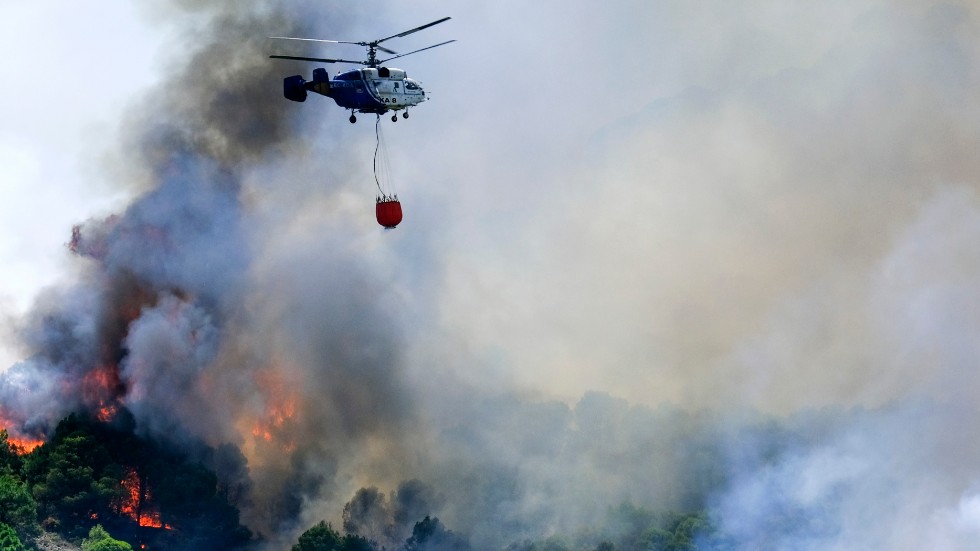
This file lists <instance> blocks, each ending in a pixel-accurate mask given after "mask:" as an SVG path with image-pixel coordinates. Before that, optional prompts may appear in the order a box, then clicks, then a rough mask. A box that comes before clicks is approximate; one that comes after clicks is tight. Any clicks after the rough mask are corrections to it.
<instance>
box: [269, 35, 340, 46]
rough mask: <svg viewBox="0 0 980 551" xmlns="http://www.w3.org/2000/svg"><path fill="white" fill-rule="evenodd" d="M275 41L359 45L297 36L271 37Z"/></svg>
mask: <svg viewBox="0 0 980 551" xmlns="http://www.w3.org/2000/svg"><path fill="white" fill-rule="evenodd" d="M269 38H270V39H275V40H303V41H306V42H333V43H334V44H357V42H341V41H340V40H326V39H323V38H296V37H295V36H270V37H269Z"/></svg>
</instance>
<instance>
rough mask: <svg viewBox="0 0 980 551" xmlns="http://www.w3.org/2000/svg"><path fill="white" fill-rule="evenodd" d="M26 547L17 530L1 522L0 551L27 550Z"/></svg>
mask: <svg viewBox="0 0 980 551" xmlns="http://www.w3.org/2000/svg"><path fill="white" fill-rule="evenodd" d="M25 549H26V548H25V547H24V544H23V543H21V541H20V538H19V537H17V532H15V531H14V529H13V528H11V527H10V526H8V525H6V524H4V523H2V522H0V551H25Z"/></svg>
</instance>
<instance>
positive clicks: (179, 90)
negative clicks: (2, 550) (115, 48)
mask: <svg viewBox="0 0 980 551" xmlns="http://www.w3.org/2000/svg"><path fill="white" fill-rule="evenodd" d="M193 4H194V5H190V4H188V5H187V6H183V5H182V4H181V3H175V4H173V5H170V6H155V7H154V8H152V9H154V10H155V12H154V15H155V16H156V17H160V18H161V20H164V21H167V22H169V24H172V25H173V27H174V28H175V29H178V30H179V31H180V33H183V34H181V36H182V38H183V39H184V41H185V44H184V50H183V51H181V52H180V53H181V54H182V55H183V56H185V57H184V58H183V59H182V60H181V61H179V62H176V61H175V62H174V63H175V65H174V66H172V67H171V68H170V70H171V71H172V73H173V74H171V75H170V77H169V78H168V79H167V82H166V85H165V86H164V87H163V88H164V89H161V90H160V91H159V93H158V94H157V95H155V96H154V101H153V102H148V103H147V104H141V105H139V106H137V107H135V108H132V110H131V111H129V114H128V119H127V120H128V121H129V123H128V124H129V128H130V133H129V134H128V136H129V138H128V139H127V141H126V144H124V146H123V147H121V148H120V149H121V151H122V152H121V153H120V154H119V155H118V161H117V162H118V165H117V166H114V167H113V169H112V171H111V174H113V175H114V177H120V178H124V179H125V182H123V183H122V184H121V185H128V186H131V187H134V188H136V189H140V190H142V193H141V194H140V195H139V197H138V198H137V199H136V200H135V201H134V202H133V203H132V204H131V205H130V206H129V208H127V209H126V210H125V211H124V212H122V213H119V214H118V215H116V216H113V217H111V218H108V219H104V220H91V221H88V222H85V223H83V224H81V225H80V226H79V228H78V230H77V232H76V234H75V235H74V236H73V237H72V241H71V249H72V250H73V251H74V252H75V253H76V254H77V255H78V257H79V262H80V263H84V267H83V272H84V273H83V275H82V276H81V277H80V279H79V281H78V282H77V284H76V285H75V286H73V287H71V288H67V289H58V290H52V291H51V292H49V293H48V294H47V295H45V296H44V297H42V298H41V300H39V302H38V304H37V305H36V307H35V309H34V311H33V314H32V315H31V316H30V317H29V318H28V319H25V320H23V321H22V324H21V327H20V331H19V336H20V339H21V340H22V342H23V343H24V345H25V347H26V348H27V349H29V350H30V351H31V352H32V353H31V355H30V356H29V357H27V358H26V359H25V360H24V361H23V362H22V363H20V364H17V365H15V366H13V367H11V368H10V369H9V370H7V371H6V372H4V373H3V375H2V378H0V404H2V407H0V416H2V418H3V420H4V421H5V422H6V424H8V425H10V426H12V427H13V428H14V430H15V431H19V432H20V433H23V434H26V435H42V434H44V433H45V432H46V431H48V430H50V428H51V427H52V426H53V424H54V423H56V422H57V420H58V419H60V418H61V417H63V416H64V415H65V414H67V413H69V412H71V411H77V410H84V411H88V412H91V413H93V414H95V415H101V416H103V417H105V418H111V417H112V416H113V415H114V412H116V411H118V410H119V409H120V408H125V409H126V410H128V411H130V412H132V414H133V416H134V418H135V423H136V430H137V431H138V432H139V433H140V434H141V435H144V436H147V437H151V438H154V439H157V440H161V441H165V442H168V443H170V444H172V445H175V446H178V447H180V446H186V447H187V449H188V450H190V449H192V448H193V447H194V443H196V442H204V443H206V444H208V445H210V446H212V447H219V446H223V447H221V448H220V449H222V450H225V451H226V452H228V453H227V454H226V455H227V456H228V457H238V456H237V455H236V454H235V453H232V452H234V451H235V449H236V448H237V450H238V451H240V452H241V454H242V455H244V457H245V459H246V460H247V469H243V468H242V466H241V464H240V462H238V461H228V462H227V463H228V465H227V469H228V471H229V472H228V473H224V475H223V476H225V477H226V478H227V477H232V476H237V477H242V478H245V477H247V479H248V480H247V484H246V483H243V484H242V485H241V488H243V490H242V491H243V492H244V493H246V494H247V496H244V497H243V499H242V500H241V501H240V503H239V505H240V506H241V507H242V512H243V521H244V522H245V523H246V524H247V525H248V526H249V527H250V528H251V529H252V530H254V531H255V532H257V533H259V534H261V535H262V536H263V537H264V538H266V541H268V542H269V545H270V547H272V548H282V547H285V546H287V545H288V543H289V542H291V541H294V540H295V536H296V535H297V534H298V533H299V532H301V531H302V530H304V529H305V528H307V527H309V526H312V525H314V524H315V523H317V522H318V521H320V520H323V519H326V520H328V521H330V522H333V523H334V525H335V526H338V527H339V526H342V527H343V528H345V529H347V530H349V531H352V532H357V533H359V534H363V535H366V536H368V537H370V538H371V539H374V540H375V541H377V542H380V543H383V544H384V545H386V546H387V547H389V548H391V547H394V546H397V545H399V544H401V543H402V542H404V541H405V540H406V539H407V538H408V537H409V536H410V535H411V533H412V528H413V526H414V524H415V523H416V522H418V521H419V520H421V519H422V518H424V517H425V516H427V515H434V516H438V518H439V519H440V520H441V521H442V522H443V523H444V524H445V526H447V527H449V528H450V529H451V530H453V531H454V532H455V533H457V534H463V535H465V536H466V537H467V538H468V540H469V542H470V544H471V545H472V546H473V548H474V549H501V548H504V547H506V546H508V545H510V544H512V543H514V542H521V541H525V540H532V541H533V540H539V539H543V538H547V537H550V536H567V537H569V538H571V539H570V540H569V541H570V542H571V541H572V540H573V539H574V538H578V539H577V540H575V541H577V542H578V546H579V547H583V548H584V547H586V546H590V547H592V546H594V545H595V544H598V543H599V542H600V540H601V539H602V538H604V537H608V538H612V537H613V536H614V535H615V534H616V533H617V532H616V530H617V528H616V527H615V524H616V523H615V522H611V521H609V515H610V508H614V507H616V506H618V505H619V504H621V503H623V502H629V503H633V504H636V505H638V506H642V507H647V508H650V509H653V510H671V509H672V510H678V511H696V510H700V509H705V510H707V515H708V516H709V518H710V519H711V520H712V522H713V523H714V524H715V525H716V526H717V528H718V530H719V531H720V532H721V533H723V534H725V537H726V538H727V540H725V541H727V542H728V543H727V545H728V547H729V548H735V549H757V548H765V549H868V548H888V549H919V548H929V549H954V550H955V549H968V548H970V544H971V542H973V541H975V540H976V538H977V536H978V535H980V514H978V511H980V508H978V507H980V506H978V503H980V494H978V492H977V486H976V484H977V480H978V478H980V477H978V471H977V470H976V465H977V463H978V460H980V438H978V437H977V434H976V431H975V429H973V428H972V426H973V420H974V419H976V417H977V413H978V411H977V406H976V404H977V402H978V401H977V396H978V391H980V388H978V383H980V379H978V378H977V375H976V373H977V369H976V368H977V365H976V358H977V357H978V352H980V350H978V349H977V345H976V342H977V340H976V335H977V334H978V331H980V317H978V315H977V312H978V311H980V286H978V284H977V281H978V276H980V248H978V246H977V243H980V223H978V220H980V161H978V157H977V155H976V152H977V151H978V150H980V148H978V146H980V100H978V99H977V95H976V90H977V89H978V85H980V46H978V44H980V43H978V41H977V39H976V37H977V36H980V28H978V27H980V20H978V17H980V16H978V14H977V12H976V10H975V8H974V7H972V6H970V5H969V4H967V3H964V2H950V3H940V2H931V1H927V0H921V1H908V2H899V3H894V2H885V1H882V0H863V1H859V2H843V1H841V2H829V3H821V4H820V5H819V6H817V5H815V6H810V7H802V6H795V7H788V6H784V5H782V4H778V5H777V4H773V3H769V2H763V1H753V2H749V3H741V4H738V5H735V4H730V3H726V2H710V3H708V4H707V5H705V4H703V3H702V4H698V5H697V6H695V5H693V4H691V3H689V2H682V1H677V2H662V3H645V4H642V5H640V4H637V5H624V6H608V5H598V4H597V5H591V4H590V5H580V6H577V7H578V9H572V7H571V6H568V5H566V4H563V5H561V6H558V5H549V3H545V4H542V5H540V6H537V7H528V6H525V5H522V4H517V3H513V2H498V3H494V4H492V5H485V6H477V7H467V8H459V9H461V10H463V12H462V13H458V14H457V13H442V12H441V11H435V10H436V9H437V8H436V7H435V6H434V5H435V4H436V3H435V2H429V3H427V2H422V3H421V4H418V3H415V4H413V5H412V6H410V7H402V6H394V5H393V6H385V9H384V10H382V9H375V8H377V6H374V7H372V6H367V5H365V7H363V8H357V9H354V8H351V9H350V10H349V11H347V12H343V13H341V11H342V10H341V11H336V10H337V8H334V7H324V6H321V5H319V3H285V2H284V3H273V4H271V5H266V6H264V7H262V8H256V7H252V6H245V5H242V4H239V3H235V4H234V5H232V4H228V3H223V2H205V3H201V2H196V3H193ZM582 4H584V3H582ZM438 9H442V7H441V6H439V7H438ZM427 10H430V11H431V13H429V15H431V17H429V15H427V16H424V17H421V20H419V15H418V14H419V13H422V12H426V11H427ZM556 13H562V14H564V15H563V17H555V14H556ZM382 14H383V15H382ZM444 15H452V16H454V19H453V20H452V21H453V23H452V24H453V25H454V27H453V29H452V34H451V35H447V38H453V37H457V38H463V37H465V38H466V40H461V41H460V42H459V43H458V44H454V45H453V46H452V47H448V46H447V47H446V48H445V49H444V50H440V52H439V54H438V56H436V57H431V56H429V57H425V56H421V55H420V56H419V57H413V58H407V59H413V61H412V63H411V64H409V63H408V61H407V59H406V63H405V65H406V67H410V74H412V75H413V77H419V78H420V80H423V84H425V85H426V86H427V90H428V91H429V92H430V93H431V94H432V96H433V101H432V103H431V105H430V104H425V105H423V106H421V107H420V108H419V111H418V116H415V114H414V113H413V117H412V119H411V123H409V124H410V125H411V126H407V125H405V124H403V123H402V122H399V123H398V125H400V126H398V127H397V133H396V132H394V131H393V132H392V134H393V136H395V138H394V140H393V142H392V143H389V146H391V147H392V148H393V149H394V150H395V151H396V153H394V156H395V158H394V159H393V164H394V165H395V166H396V167H399V166H400V167H406V168H405V169H404V170H405V172H403V174H404V175H407V178H406V180H407V181H408V182H411V184H410V185H408V184H406V185H405V186H404V188H403V189H402V190H401V191H402V192H403V193H402V195H403V196H405V197H408V198H409V199H407V200H406V201H405V206H406V211H407V213H406V221H405V223H404V224H403V226H401V227H399V229H398V230H396V231H395V232H389V233H385V234H381V233H377V232H375V231H374V228H373V227H372V225H373V220H371V219H370V201H371V196H372V191H371V177H370V173H369V172H368V167H369V163H368V162H367V161H369V156H368V155H363V156H362V155H361V154H360V153H358V152H359V151H362V150H367V149H368V147H367V146H368V144H369V143H370V139H373V136H372V135H370V133H369V132H360V131H359V130H363V129H364V128H367V127H366V126H363V125H362V126H358V125H355V126H353V127H351V126H350V125H347V123H346V120H345V119H346V117H344V116H343V113H342V111H340V110H339V109H338V108H336V106H334V105H332V104H331V103H330V102H329V100H323V101H319V102H315V101H313V100H316V99H322V98H312V99H311V101H309V102H307V103H306V104H303V105H298V104H291V103H288V102H285V101H284V100H282V99H281V97H280V92H281V90H280V83H281V78H282V77H283V76H284V75H288V74H293V72H294V71H295V72H300V71H303V72H306V71H308V70H309V67H308V66H305V65H295V66H292V65H289V64H288V63H285V62H283V63H285V64H284V65H279V64H275V62H270V61H269V60H268V59H267V58H266V56H267V54H268V53H269V52H268V44H267V43H266V41H265V39H264V37H265V36H269V35H273V34H275V35H286V34H296V35H309V36H325V37H337V38H348V37H349V38H358V39H359V38H374V37H376V36H375V35H376V34H377V33H378V32H381V33H382V34H384V32H385V31H384V30H381V31H378V30H377V29H378V28H379V27H383V28H384V29H388V28H389V27H390V28H391V29H392V30H393V32H394V31H397V30H399V29H401V28H404V27H408V26H411V25H415V24H420V23H423V22H424V20H425V19H435V18H437V17H442V16H444ZM341 22H342V23H341ZM341 25H342V26H341ZM641 27H642V28H643V29H644V31H643V32H642V33H637V32H636V31H635V29H637V28H641ZM583 37H584V38H585V40H583ZM583 43H585V45H583ZM425 44H426V43H424V42H422V43H420V45H425ZM456 46H459V47H458V48H456ZM624 50H625V51H627V52H628V53H629V55H625V56H624V55H621V54H622V52H623V51H624ZM415 60H417V61H415ZM430 83H432V84H434V83H438V84H439V86H434V85H432V84H430ZM423 113H424V114H423ZM405 122H407V121H405ZM406 128H410V130H405V129H406ZM403 132H407V133H408V134H403ZM406 136H410V137H406ZM399 151H400V152H399ZM361 161H364V162H361ZM405 188H410V190H411V193H407V194H406V193H405V191H406V189H405ZM403 198H404V197H403ZM365 212H367V213H368V214H367V216H365V215H364V213H365ZM219 466H220V465H219ZM219 474H221V473H219ZM590 530H592V531H590ZM590 538H592V539H590Z"/></svg>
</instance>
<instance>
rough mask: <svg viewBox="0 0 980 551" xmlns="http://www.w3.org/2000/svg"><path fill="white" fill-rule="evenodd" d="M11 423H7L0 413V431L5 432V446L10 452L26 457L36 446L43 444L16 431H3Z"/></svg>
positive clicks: (39, 439)
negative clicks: (7, 446)
mask: <svg viewBox="0 0 980 551" xmlns="http://www.w3.org/2000/svg"><path fill="white" fill-rule="evenodd" d="M12 424H13V423H11V422H10V421H8V420H7V419H6V418H5V417H4V416H3V414H2V413H0V430H5V431H7V444H8V445H9V446H10V450H11V451H12V452H14V453H15V454H17V455H27V454H29V453H31V452H32V451H34V450H35V449H36V448H37V447H38V446H41V445H42V444H44V440H43V439H42V438H39V437H35V436H27V435H24V434H21V433H19V432H18V431H12V430H10V429H5V428H4V427H5V426H10V425H12Z"/></svg>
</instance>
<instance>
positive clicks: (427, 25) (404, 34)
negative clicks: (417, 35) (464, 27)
mask: <svg viewBox="0 0 980 551" xmlns="http://www.w3.org/2000/svg"><path fill="white" fill-rule="evenodd" d="M450 19H452V17H443V18H442V19H440V20H438V21H433V22H432V23H426V24H425V25H422V26H421V27H415V28H414V29H411V30H408V31H405V32H402V33H398V34H393V35H391V36H389V37H388V38H382V39H381V40H378V41H375V44H380V43H382V42H384V41H385V40H391V39H392V38H399V37H402V36H408V35H410V34H412V33H414V32H418V31H421V30H422V29H428V28H429V27H431V26H433V25H438V24H439V23H442V22H443V21H449V20H450ZM402 55H408V54H402Z"/></svg>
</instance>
